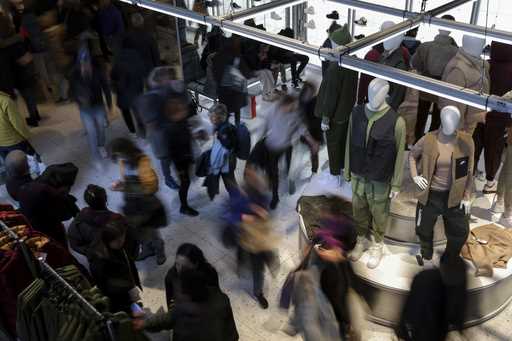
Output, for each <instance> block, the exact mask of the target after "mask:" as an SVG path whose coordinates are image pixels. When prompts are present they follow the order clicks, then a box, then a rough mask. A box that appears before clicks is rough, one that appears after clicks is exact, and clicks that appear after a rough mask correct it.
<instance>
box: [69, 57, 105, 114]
mask: <svg viewBox="0 0 512 341" xmlns="http://www.w3.org/2000/svg"><path fill="white" fill-rule="evenodd" d="M69 90H70V96H71V98H73V99H74V100H75V101H76V102H77V103H78V106H79V107H80V109H91V108H96V107H103V106H104V105H105V104H104V102H103V94H105V98H106V100H107V105H108V107H109V108H110V107H111V106H112V94H111V93H110V85H109V82H108V80H107V77H106V75H105V72H104V70H102V69H101V68H100V67H99V66H96V65H94V64H93V67H92V73H91V76H90V77H86V78H84V76H82V73H81V71H80V66H79V65H77V66H76V67H75V69H74V70H73V72H72V73H71V79H70V89H69Z"/></svg>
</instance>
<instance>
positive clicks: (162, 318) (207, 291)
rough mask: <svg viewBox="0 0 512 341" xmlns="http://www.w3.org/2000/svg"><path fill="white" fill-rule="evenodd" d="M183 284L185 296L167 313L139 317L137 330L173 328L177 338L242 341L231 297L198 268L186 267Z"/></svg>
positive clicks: (179, 340)
mask: <svg viewBox="0 0 512 341" xmlns="http://www.w3.org/2000/svg"><path fill="white" fill-rule="evenodd" d="M181 283H182V284H181V290H182V292H183V296H184V297H183V299H180V300H177V301H176V302H175V304H174V305H173V307H172V309H170V310H169V311H168V312H166V313H160V314H157V315H153V316H149V317H147V318H141V317H139V318H136V319H135V320H134V321H133V324H134V329H135V330H141V329H144V330H146V331H149V332H159V331H162V330H166V329H167V330H172V332H173V341H191V340H194V341H236V340H238V338H239V337H238V332H237V330H236V325H235V320H234V318H233V311H232V309H231V304H230V302H229V298H228V296H227V295H226V294H224V293H222V292H221V291H220V290H219V288H216V287H210V286H208V283H207V281H206V279H205V277H204V274H203V273H202V272H200V271H197V270H184V271H183V272H182V274H181Z"/></svg>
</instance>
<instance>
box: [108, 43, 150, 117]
mask: <svg viewBox="0 0 512 341" xmlns="http://www.w3.org/2000/svg"><path fill="white" fill-rule="evenodd" d="M145 75H146V70H145V66H144V62H143V60H142V58H141V57H140V55H139V54H138V53H137V51H135V50H132V49H126V48H125V49H122V50H121V51H120V52H119V54H118V55H117V56H116V59H115V61H114V66H113V68H112V74H111V78H112V86H113V89H114V91H115V92H116V94H117V106H118V107H119V108H121V109H122V110H128V109H130V108H131V107H132V104H133V101H134V100H135V98H136V97H137V96H138V95H140V94H141V93H142V92H143V91H144V76H145Z"/></svg>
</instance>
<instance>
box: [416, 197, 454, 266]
mask: <svg viewBox="0 0 512 341" xmlns="http://www.w3.org/2000/svg"><path fill="white" fill-rule="evenodd" d="M444 197H446V199H445V198H444ZM447 200H448V193H443V192H435V191H430V194H429V199H428V202H427V204H426V205H425V206H423V205H422V204H420V203H418V206H416V235H417V236H418V238H419V239H420V246H421V255H422V257H423V258H424V259H432V256H433V254H434V225H435V224H436V221H437V217H438V216H439V215H441V214H442V213H443V204H444V202H445V201H447Z"/></svg>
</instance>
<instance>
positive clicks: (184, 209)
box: [180, 206, 199, 217]
mask: <svg viewBox="0 0 512 341" xmlns="http://www.w3.org/2000/svg"><path fill="white" fill-rule="evenodd" d="M180 213H181V214H184V215H188V216H191V217H197V216H198V215H199V212H197V211H196V210H194V209H193V208H192V207H190V206H181V208H180Z"/></svg>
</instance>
